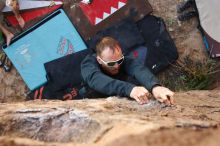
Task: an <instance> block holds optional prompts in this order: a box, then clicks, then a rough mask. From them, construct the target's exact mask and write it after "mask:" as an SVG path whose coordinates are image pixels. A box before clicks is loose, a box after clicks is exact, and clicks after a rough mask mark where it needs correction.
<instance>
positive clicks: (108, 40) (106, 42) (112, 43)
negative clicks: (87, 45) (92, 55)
mask: <svg viewBox="0 0 220 146" xmlns="http://www.w3.org/2000/svg"><path fill="white" fill-rule="evenodd" d="M106 47H109V48H110V49H111V50H112V51H114V50H115V48H116V47H120V45H119V42H118V41H117V40H115V39H114V38H112V37H104V38H102V39H101V41H100V42H99V43H98V44H97V45H96V53H97V55H101V53H102V51H103V50H104V49H105V48H106Z"/></svg>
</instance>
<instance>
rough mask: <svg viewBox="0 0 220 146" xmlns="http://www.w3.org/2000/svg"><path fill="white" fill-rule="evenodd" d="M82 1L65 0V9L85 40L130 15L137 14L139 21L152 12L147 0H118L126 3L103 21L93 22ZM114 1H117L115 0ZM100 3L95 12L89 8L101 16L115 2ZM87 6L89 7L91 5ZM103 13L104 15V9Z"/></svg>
mask: <svg viewBox="0 0 220 146" xmlns="http://www.w3.org/2000/svg"><path fill="white" fill-rule="evenodd" d="M80 1H81V0H75V1H72V0H68V1H65V3H64V10H65V11H66V12H67V13H68V14H69V18H70V19H71V21H72V22H73V23H74V25H75V27H76V28H77V30H78V31H79V33H80V34H81V35H82V37H83V38H84V39H85V40H88V39H89V38H90V37H92V36H93V35H95V33H96V32H98V31H99V30H102V29H104V28H107V27H109V26H111V25H113V24H114V23H117V21H119V20H121V19H123V18H126V17H129V16H130V15H135V17H134V19H135V21H137V20H140V19H141V18H143V17H144V16H146V15H147V14H149V13H151V12H152V7H151V5H150V4H149V2H148V1H147V0H138V1H136V0H127V1H126V0H118V2H119V3H120V2H122V3H125V5H124V6H121V7H118V8H116V9H117V11H115V12H114V13H112V14H110V16H108V17H106V18H105V19H103V20H102V21H101V22H99V23H97V24H94V23H92V20H91V19H89V17H88V15H87V16H86V13H85V10H84V11H83V9H82V4H81V3H80ZM96 1H99V0H93V2H92V3H95V2H96ZM108 1H109V0H108ZM112 1H114V2H115V0H112ZM98 4H99V3H98ZM99 5H102V6H100V9H94V11H95V12H93V10H92V9H89V11H90V12H91V13H93V14H94V15H95V14H97V15H99V16H100V14H101V11H103V10H104V9H105V10H107V9H108V7H109V9H111V7H112V5H114V4H112V3H111V4H110V2H107V1H106V2H105V1H104V0H103V4H99ZM84 6H85V5H84ZM85 7H89V5H88V6H85ZM103 7H105V8H103ZM113 7H115V6H113ZM93 8H95V6H94V4H93ZM87 14H89V12H87ZM103 15H104V11H103ZM103 17H105V16H103Z"/></svg>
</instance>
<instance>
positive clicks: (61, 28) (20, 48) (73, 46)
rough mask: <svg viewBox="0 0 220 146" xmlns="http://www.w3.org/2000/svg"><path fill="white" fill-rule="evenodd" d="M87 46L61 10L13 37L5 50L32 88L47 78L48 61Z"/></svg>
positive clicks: (41, 83)
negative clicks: (46, 65)
mask: <svg viewBox="0 0 220 146" xmlns="http://www.w3.org/2000/svg"><path fill="white" fill-rule="evenodd" d="M84 49H86V45H85V43H84V42H83V40H82V38H81V37H80V35H79V34H78V32H77V31H76V29H75V27H74V26H73V24H72V23H71V22H70V20H69V18H68V17H67V16H66V14H65V12H64V11H63V10H61V9H60V10H58V11H55V12H54V13H52V14H51V15H49V16H48V17H47V18H45V19H44V20H42V21H41V22H39V23H37V24H36V25H34V26H33V27H31V28H30V29H28V30H27V31H25V32H23V33H22V34H20V35H19V36H17V37H16V38H14V39H13V40H12V43H11V45H10V46H9V47H7V46H6V45H4V46H3V50H4V52H5V53H6V54H7V56H8V57H9V59H10V60H11V61H12V63H13V65H14V66H15V68H16V69H17V70H18V72H19V73H20V75H21V77H22V78H23V80H24V82H25V83H26V84H27V86H28V87H29V89H30V90H34V89H36V88H38V87H39V86H41V85H43V84H45V83H46V82H47V79H46V71H45V68H44V63H46V62H49V61H52V60H54V59H57V58H60V57H62V56H65V55H68V54H71V53H74V52H78V51H80V50H84Z"/></svg>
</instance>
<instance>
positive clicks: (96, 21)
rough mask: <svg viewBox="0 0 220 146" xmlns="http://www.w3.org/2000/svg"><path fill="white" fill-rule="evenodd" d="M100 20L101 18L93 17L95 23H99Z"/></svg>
mask: <svg viewBox="0 0 220 146" xmlns="http://www.w3.org/2000/svg"><path fill="white" fill-rule="evenodd" d="M102 20H103V19H101V18H98V17H96V18H95V24H98V23H100V22H101V21H102Z"/></svg>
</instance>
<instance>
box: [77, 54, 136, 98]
mask: <svg viewBox="0 0 220 146" xmlns="http://www.w3.org/2000/svg"><path fill="white" fill-rule="evenodd" d="M81 75H82V78H83V80H84V82H85V83H86V84H87V85H88V86H89V87H90V88H92V89H94V90H96V91H98V92H100V93H103V94H105V95H108V96H111V95H119V96H130V92H131V90H132V89H133V87H134V86H135V85H134V84H131V83H128V82H124V81H120V80H117V79H113V78H111V77H109V76H107V75H105V74H104V73H103V72H102V71H101V69H100V67H99V64H98V62H97V60H96V57H95V56H94V55H88V56H87V57H86V58H85V59H84V60H83V61H82V63H81Z"/></svg>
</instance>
